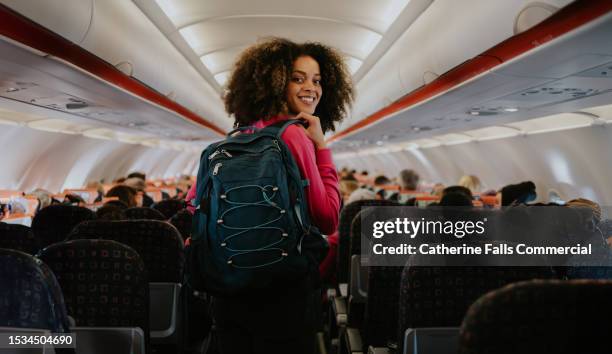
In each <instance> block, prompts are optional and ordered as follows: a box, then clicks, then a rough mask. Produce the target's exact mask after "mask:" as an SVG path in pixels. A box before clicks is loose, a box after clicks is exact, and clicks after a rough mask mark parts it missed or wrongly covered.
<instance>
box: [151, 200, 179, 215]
mask: <svg viewBox="0 0 612 354" xmlns="http://www.w3.org/2000/svg"><path fill="white" fill-rule="evenodd" d="M186 207H187V204H186V203H185V201H184V200H183V199H164V200H160V201H159V202H157V203H155V204H153V206H152V208H153V209H155V210H157V211H159V212H161V213H162V214H164V216H165V217H166V219H170V218H171V217H173V216H174V215H175V214H176V213H178V212H179V211H180V210H183V209H185V208H186Z"/></svg>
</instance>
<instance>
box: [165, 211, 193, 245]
mask: <svg viewBox="0 0 612 354" xmlns="http://www.w3.org/2000/svg"><path fill="white" fill-rule="evenodd" d="M192 220H193V215H191V213H190V212H189V211H188V210H187V209H182V210H179V211H178V212H177V213H176V214H174V216H173V217H172V218H170V223H171V224H172V225H174V227H176V229H177V230H178V231H179V232H180V233H181V236H182V237H183V240H186V239H187V238H189V237H190V236H191V222H192Z"/></svg>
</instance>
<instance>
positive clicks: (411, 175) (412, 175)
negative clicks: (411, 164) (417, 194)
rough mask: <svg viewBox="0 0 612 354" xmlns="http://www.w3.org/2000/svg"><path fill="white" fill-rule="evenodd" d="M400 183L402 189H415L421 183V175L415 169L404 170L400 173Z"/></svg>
mask: <svg viewBox="0 0 612 354" xmlns="http://www.w3.org/2000/svg"><path fill="white" fill-rule="evenodd" d="M399 184H400V186H401V187H402V189H405V190H410V191H414V190H416V189H417V185H418V184H419V175H418V174H417V173H416V172H414V170H408V169H406V170H402V171H400V173H399Z"/></svg>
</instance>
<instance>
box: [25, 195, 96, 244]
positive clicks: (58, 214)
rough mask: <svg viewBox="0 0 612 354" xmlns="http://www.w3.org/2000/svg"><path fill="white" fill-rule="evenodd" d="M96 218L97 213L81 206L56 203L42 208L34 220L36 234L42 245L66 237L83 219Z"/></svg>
mask: <svg viewBox="0 0 612 354" xmlns="http://www.w3.org/2000/svg"><path fill="white" fill-rule="evenodd" d="M95 218H96V213H95V212H93V211H91V210H89V209H87V208H84V207H80V206H74V205H64V204H55V205H49V206H48V207H46V208H43V209H41V210H40V211H39V212H38V213H37V214H36V216H34V220H32V231H33V232H34V236H36V238H38V239H39V240H40V243H41V247H45V246H48V245H50V244H52V243H56V242H61V241H64V240H65V239H66V237H67V236H68V234H69V233H70V231H71V230H72V228H73V227H75V226H76V225H77V224H79V223H80V222H81V221H85V220H92V219H95Z"/></svg>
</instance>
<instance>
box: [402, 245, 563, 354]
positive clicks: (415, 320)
mask: <svg viewBox="0 0 612 354" xmlns="http://www.w3.org/2000/svg"><path fill="white" fill-rule="evenodd" d="M418 257H420V258H421V259H422V260H423V258H424V257H427V256H412V257H411V259H410V260H409V261H408V263H407V264H406V266H405V267H404V269H403V272H402V276H401V281H400V293H399V311H398V312H399V313H398V325H397V344H398V346H399V352H400V353H402V352H403V353H410V352H411V351H410V350H412V349H411V348H414V347H415V346H416V345H417V344H418V341H421V342H422V341H424V340H428V339H429V338H431V339H432V340H435V341H438V342H440V343H441V342H443V341H446V344H445V347H443V348H438V349H439V350H440V351H439V352H440V353H456V352H457V344H456V343H457V342H456V338H457V336H458V327H459V325H460V324H461V321H462V319H463V317H464V316H465V314H466V312H467V309H468V308H469V307H470V305H471V304H472V303H474V302H475V301H476V300H477V299H478V298H479V297H480V296H482V295H483V294H486V293H487V292H489V291H491V290H495V289H498V288H501V287H503V286H505V285H507V284H510V283H514V282H518V281H525V280H532V279H551V278H554V277H555V274H554V272H553V270H552V268H551V267H550V266H526V267H521V266H514V267H512V266H483V265H478V264H474V263H472V262H468V263H472V264H471V265H470V266H456V265H457V263H455V264H449V265H440V266H422V265H412V264H423V263H424V262H421V261H419V260H417V259H416V258H418ZM446 257H447V258H448V257H451V256H446ZM452 257H453V258H454V260H453V261H452V262H461V260H458V259H460V258H463V260H464V261H465V260H467V259H468V258H470V257H475V256H452ZM534 257H535V258H537V257H538V256H534ZM539 258H540V259H539V262H535V261H534V263H535V264H540V263H544V264H545V263H546V260H545V259H544V258H542V257H539ZM472 261H474V259H473V260H472ZM443 328H446V329H443ZM421 345H423V343H421ZM420 352H421V353H424V354H427V353H428V351H427V350H425V349H422V350H421V351H420ZM436 353H438V351H436Z"/></svg>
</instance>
